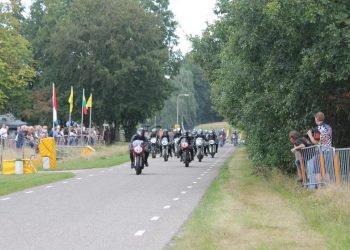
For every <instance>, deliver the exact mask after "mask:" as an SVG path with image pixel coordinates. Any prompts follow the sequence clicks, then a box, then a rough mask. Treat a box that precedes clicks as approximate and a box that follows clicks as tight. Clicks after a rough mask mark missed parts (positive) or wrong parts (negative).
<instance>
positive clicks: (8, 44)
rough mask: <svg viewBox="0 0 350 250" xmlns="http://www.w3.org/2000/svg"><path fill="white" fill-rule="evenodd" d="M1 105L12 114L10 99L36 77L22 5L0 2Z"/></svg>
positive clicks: (12, 2) (14, 2)
mask: <svg viewBox="0 0 350 250" xmlns="http://www.w3.org/2000/svg"><path fill="white" fill-rule="evenodd" d="M0 10H1V12H0V44H1V46H0V105H1V107H2V108H1V109H2V111H9V108H10V107H9V106H10V105H9V100H10V99H13V98H14V97H15V96H16V95H17V93H18V92H20V91H22V90H23V89H24V88H25V86H26V85H27V84H28V82H30V81H31V80H32V78H33V77H34V76H35V71H34V69H33V67H32V65H33V57H32V51H31V47H30V43H29V42H28V40H26V39H25V38H24V37H23V36H22V35H21V33H20V30H21V25H20V20H19V19H18V18H19V16H20V5H18V2H17V1H10V3H9V4H1V3H0Z"/></svg>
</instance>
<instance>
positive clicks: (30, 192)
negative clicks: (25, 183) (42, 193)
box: [25, 190, 34, 194]
mask: <svg viewBox="0 0 350 250" xmlns="http://www.w3.org/2000/svg"><path fill="white" fill-rule="evenodd" d="M25 193H26V194H32V193H34V191H32V190H31V191H27V192H25Z"/></svg>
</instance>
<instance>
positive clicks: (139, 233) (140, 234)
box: [134, 230, 146, 236]
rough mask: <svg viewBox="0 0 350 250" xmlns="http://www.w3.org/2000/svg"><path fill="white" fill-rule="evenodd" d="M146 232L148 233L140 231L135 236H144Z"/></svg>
mask: <svg viewBox="0 0 350 250" xmlns="http://www.w3.org/2000/svg"><path fill="white" fill-rule="evenodd" d="M145 232H146V230H139V231H137V232H136V233H135V234H134V235H135V236H142V235H143V234H144V233H145Z"/></svg>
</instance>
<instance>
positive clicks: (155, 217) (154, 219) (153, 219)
mask: <svg viewBox="0 0 350 250" xmlns="http://www.w3.org/2000/svg"><path fill="white" fill-rule="evenodd" d="M159 218H160V217H159V216H153V217H152V218H151V221H157V220H159Z"/></svg>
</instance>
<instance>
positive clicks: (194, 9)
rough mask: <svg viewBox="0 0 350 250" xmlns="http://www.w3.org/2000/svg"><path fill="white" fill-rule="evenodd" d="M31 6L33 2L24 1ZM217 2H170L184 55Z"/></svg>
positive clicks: (177, 0) (181, 0) (210, 16)
mask: <svg viewBox="0 0 350 250" xmlns="http://www.w3.org/2000/svg"><path fill="white" fill-rule="evenodd" d="M0 1H3V0H0ZM22 3H23V4H24V5H26V6H29V5H30V3H31V0H22ZM215 3H216V0H170V6H169V7H170V10H171V11H172V12H173V13H174V15H175V20H176V21H177V22H178V23H179V24H178V28H177V32H176V34H177V35H178V36H179V46H178V48H179V49H180V50H181V52H182V53H183V54H186V53H187V52H189V51H190V50H191V43H190V42H189V41H188V40H187V38H186V36H187V35H193V36H194V35H200V34H201V33H202V31H203V30H204V29H205V28H206V26H207V25H206V22H209V23H212V22H213V21H214V19H215V15H214V13H213V9H214V7H215Z"/></svg>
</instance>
